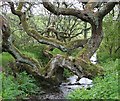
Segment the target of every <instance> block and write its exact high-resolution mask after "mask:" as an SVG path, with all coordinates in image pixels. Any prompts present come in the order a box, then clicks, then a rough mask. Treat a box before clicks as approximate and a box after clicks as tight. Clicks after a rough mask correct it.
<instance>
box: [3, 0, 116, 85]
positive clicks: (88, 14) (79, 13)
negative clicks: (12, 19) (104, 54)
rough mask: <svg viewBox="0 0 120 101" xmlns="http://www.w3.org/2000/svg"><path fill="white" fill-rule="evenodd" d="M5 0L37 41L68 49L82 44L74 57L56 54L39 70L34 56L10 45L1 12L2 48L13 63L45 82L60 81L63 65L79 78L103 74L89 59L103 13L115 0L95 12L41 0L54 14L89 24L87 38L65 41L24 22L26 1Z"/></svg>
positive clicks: (96, 43) (98, 39)
mask: <svg viewBox="0 0 120 101" xmlns="http://www.w3.org/2000/svg"><path fill="white" fill-rule="evenodd" d="M8 3H9V5H10V8H11V12H12V13H13V14H14V15H17V16H18V17H19V19H20V23H21V25H22V27H23V29H24V31H25V32H26V33H27V34H28V35H29V36H31V37H33V38H34V39H35V40H37V41H38V42H39V43H42V44H47V45H51V46H54V47H56V48H58V49H60V50H61V51H63V52H68V53H69V52H70V51H72V50H73V49H76V48H78V47H81V46H82V47H83V49H82V50H81V51H80V52H79V53H78V54H77V55H76V57H71V56H68V55H66V56H64V55H59V54H58V55H56V56H53V57H52V59H51V60H50V61H49V63H48V64H47V65H46V68H45V69H44V70H41V66H40V64H39V62H37V60H34V59H32V58H29V57H27V56H23V55H22V54H21V52H20V51H19V50H18V49H17V48H16V47H15V46H14V45H13V43H12V37H11V30H10V27H9V24H8V21H7V20H6V19H5V18H4V17H3V16H1V19H2V26H1V27H2V37H3V42H2V51H3V52H9V53H10V54H11V55H12V56H13V57H14V58H15V60H16V63H18V64H19V65H22V66H21V68H23V69H24V70H26V71H27V72H28V73H30V74H32V75H33V76H34V77H35V78H37V79H38V80H40V82H41V83H43V84H46V85H56V84H59V83H60V82H61V81H62V80H63V71H64V68H66V69H68V70H70V71H71V72H73V73H74V74H76V75H77V76H78V77H79V78H81V77H83V76H84V77H88V78H92V77H95V76H97V75H103V69H102V67H101V66H98V65H94V64H92V63H91V62H90V58H91V56H92V55H93V54H94V53H95V52H96V50H97V49H98V48H99V45H100V43H101V41H102V38H103V30H102V20H103V18H104V16H105V15H106V14H108V13H109V12H110V11H111V10H112V9H113V8H114V6H115V4H116V2H107V3H106V4H105V6H104V7H103V8H102V9H101V10H99V11H97V12H94V11H93V9H94V8H95V7H91V9H87V7H86V8H85V9H84V10H77V9H73V8H57V7H56V6H54V5H53V4H52V3H51V2H48V0H47V1H46V0H43V6H44V7H45V8H46V9H47V10H49V11H50V12H52V13H53V14H55V15H71V16H75V17H77V18H78V19H81V20H83V21H85V22H88V23H90V24H91V27H92V32H91V33H92V35H91V37H90V39H84V40H81V39H80V40H74V41H71V42H68V43H62V42H61V41H59V40H56V39H52V38H47V37H45V36H42V35H41V34H39V33H38V32H37V31H36V30H35V29H34V28H31V27H30V26H29V24H28V22H27V17H26V12H27V11H28V10H29V9H30V7H28V9H27V10H26V11H24V12H23V11H22V8H23V6H24V3H25V2H19V4H18V7H17V9H15V7H14V3H13V2H8ZM88 5H89V2H88V4H86V6H88ZM30 6H31V5H30ZM91 6H92V5H91ZM50 31H53V32H55V33H57V31H55V29H51V30H50ZM58 71H59V72H58Z"/></svg>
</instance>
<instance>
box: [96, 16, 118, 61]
mask: <svg viewBox="0 0 120 101" xmlns="http://www.w3.org/2000/svg"><path fill="white" fill-rule="evenodd" d="M119 27H120V23H119V22H118V21H115V20H114V18H113V16H112V15H109V16H106V17H105V19H104V21H103V31H104V38H103V41H102V44H101V46H100V48H99V52H98V54H99V55H98V56H99V57H98V58H99V60H100V61H105V60H106V59H107V58H113V59H116V58H120V48H119V47H120V41H119V40H120V34H119V32H120V28H119Z"/></svg>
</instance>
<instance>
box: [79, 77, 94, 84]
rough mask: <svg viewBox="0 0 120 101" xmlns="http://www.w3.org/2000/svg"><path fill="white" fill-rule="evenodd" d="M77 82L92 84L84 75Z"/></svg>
mask: <svg viewBox="0 0 120 101" xmlns="http://www.w3.org/2000/svg"><path fill="white" fill-rule="evenodd" d="M78 82H79V83H80V84H81V85H92V80H91V79H88V78H85V77H83V78H81V79H80V80H79V81H78Z"/></svg>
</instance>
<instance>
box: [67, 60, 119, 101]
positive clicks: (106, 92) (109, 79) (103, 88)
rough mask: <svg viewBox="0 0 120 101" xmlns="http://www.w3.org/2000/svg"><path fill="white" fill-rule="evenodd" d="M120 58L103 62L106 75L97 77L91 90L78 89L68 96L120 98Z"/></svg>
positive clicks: (78, 97)
mask: <svg viewBox="0 0 120 101" xmlns="http://www.w3.org/2000/svg"><path fill="white" fill-rule="evenodd" d="M118 62H120V59H116V60H115V61H113V60H111V61H108V62H107V63H102V66H103V67H104V69H105V70H106V73H105V75H104V77H103V78H102V77H96V78H95V79H94V80H93V87H92V88H91V89H90V90H85V89H77V90H75V91H73V92H72V93H70V94H69V95H68V96H67V98H69V99H71V100H76V99H118V95H119V92H118V68H119V67H120V64H118Z"/></svg>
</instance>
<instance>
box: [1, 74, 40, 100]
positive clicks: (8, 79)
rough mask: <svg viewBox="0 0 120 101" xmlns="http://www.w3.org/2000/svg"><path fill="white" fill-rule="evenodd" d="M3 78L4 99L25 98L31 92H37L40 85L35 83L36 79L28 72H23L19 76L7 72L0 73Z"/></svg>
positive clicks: (2, 91) (2, 93)
mask: <svg viewBox="0 0 120 101" xmlns="http://www.w3.org/2000/svg"><path fill="white" fill-rule="evenodd" d="M0 78H2V89H0V94H1V95H2V98H3V99H16V98H17V99H24V98H26V97H27V96H28V95H30V94H35V93H36V92H37V90H38V87H37V86H36V84H35V83H34V82H35V80H34V79H33V78H31V77H30V75H28V74H27V73H26V72H22V73H20V74H19V75H17V78H14V77H13V76H11V75H9V76H6V75H5V73H2V72H1V73H0Z"/></svg>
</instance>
